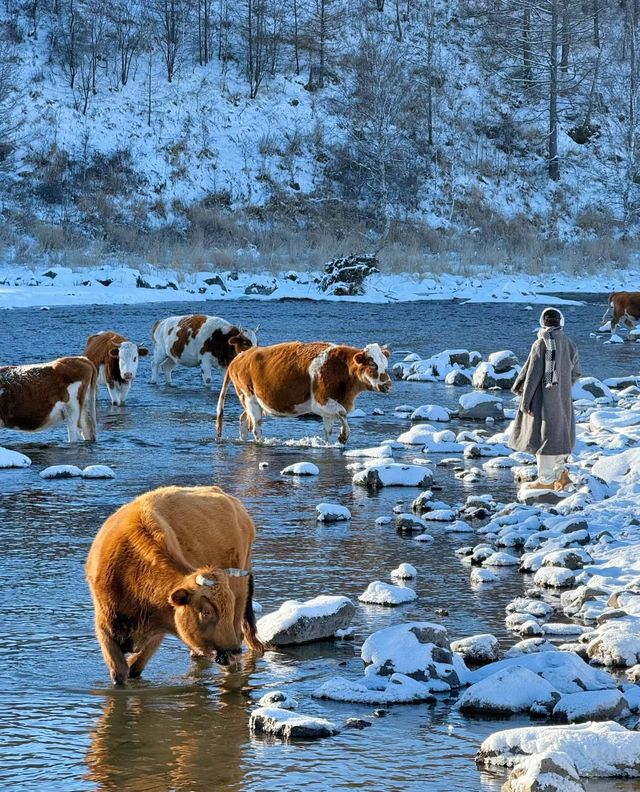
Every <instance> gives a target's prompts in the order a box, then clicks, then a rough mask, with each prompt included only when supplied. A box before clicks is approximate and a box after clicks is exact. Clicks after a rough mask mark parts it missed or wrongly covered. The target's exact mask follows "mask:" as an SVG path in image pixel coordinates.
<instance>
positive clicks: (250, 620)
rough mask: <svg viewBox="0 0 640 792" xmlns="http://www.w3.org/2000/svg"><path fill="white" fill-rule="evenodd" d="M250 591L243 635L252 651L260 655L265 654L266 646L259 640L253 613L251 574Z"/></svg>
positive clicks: (251, 575) (248, 592)
mask: <svg viewBox="0 0 640 792" xmlns="http://www.w3.org/2000/svg"><path fill="white" fill-rule="evenodd" d="M248 585H249V590H248V591H247V604H246V605H245V609H244V620H243V622H242V633H243V635H244V640H245V641H246V644H247V646H248V647H249V648H250V649H253V651H254V652H258V653H259V654H264V644H263V643H262V641H261V640H260V639H259V638H258V633H257V630H256V615H255V613H254V612H253V574H252V573H251V572H250V573H249V584H248Z"/></svg>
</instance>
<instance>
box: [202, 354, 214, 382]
mask: <svg viewBox="0 0 640 792" xmlns="http://www.w3.org/2000/svg"><path fill="white" fill-rule="evenodd" d="M200 369H201V371H202V381H203V382H204V384H205V385H211V382H212V378H213V374H212V371H211V359H210V357H209V355H203V356H202V360H201V361H200Z"/></svg>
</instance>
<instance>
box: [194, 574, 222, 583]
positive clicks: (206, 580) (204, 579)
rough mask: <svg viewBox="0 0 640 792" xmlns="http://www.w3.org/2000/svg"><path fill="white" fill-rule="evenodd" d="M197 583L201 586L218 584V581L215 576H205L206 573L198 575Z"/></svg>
mask: <svg viewBox="0 0 640 792" xmlns="http://www.w3.org/2000/svg"><path fill="white" fill-rule="evenodd" d="M196 583H197V584H198V585H199V586H217V585H218V581H217V580H214V579H213V578H208V577H205V576H204V575H196Z"/></svg>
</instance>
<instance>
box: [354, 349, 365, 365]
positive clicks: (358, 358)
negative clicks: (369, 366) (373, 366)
mask: <svg viewBox="0 0 640 792" xmlns="http://www.w3.org/2000/svg"><path fill="white" fill-rule="evenodd" d="M353 360H354V362H355V363H357V364H358V365H359V366H362V365H363V363H364V360H365V354H364V352H356V354H355V355H354V356H353Z"/></svg>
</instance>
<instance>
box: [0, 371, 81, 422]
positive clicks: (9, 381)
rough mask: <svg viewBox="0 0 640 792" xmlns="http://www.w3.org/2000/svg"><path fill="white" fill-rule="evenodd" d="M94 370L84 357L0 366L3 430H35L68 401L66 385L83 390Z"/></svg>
mask: <svg viewBox="0 0 640 792" xmlns="http://www.w3.org/2000/svg"><path fill="white" fill-rule="evenodd" d="M95 380H96V368H95V366H94V365H93V363H92V362H91V361H90V360H89V359H88V358H86V357H81V356H77V357H76V356H70V357H63V358H58V359H57V360H52V361H51V362H50V363H41V364H34V365H28V366H0V422H2V423H3V424H4V425H5V426H6V427H7V428H9V429H11V428H15V429H21V430H23V431H35V430H37V429H40V428H42V427H43V426H44V425H46V423H47V417H48V416H51V415H52V414H53V413H54V412H55V410H56V408H57V407H58V406H60V405H64V404H66V403H67V402H68V401H69V397H70V392H69V388H70V386H73V385H75V384H76V383H77V384H78V388H77V390H83V391H84V390H86V389H87V388H89V387H90V386H91V385H92V384H94V383H95Z"/></svg>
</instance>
